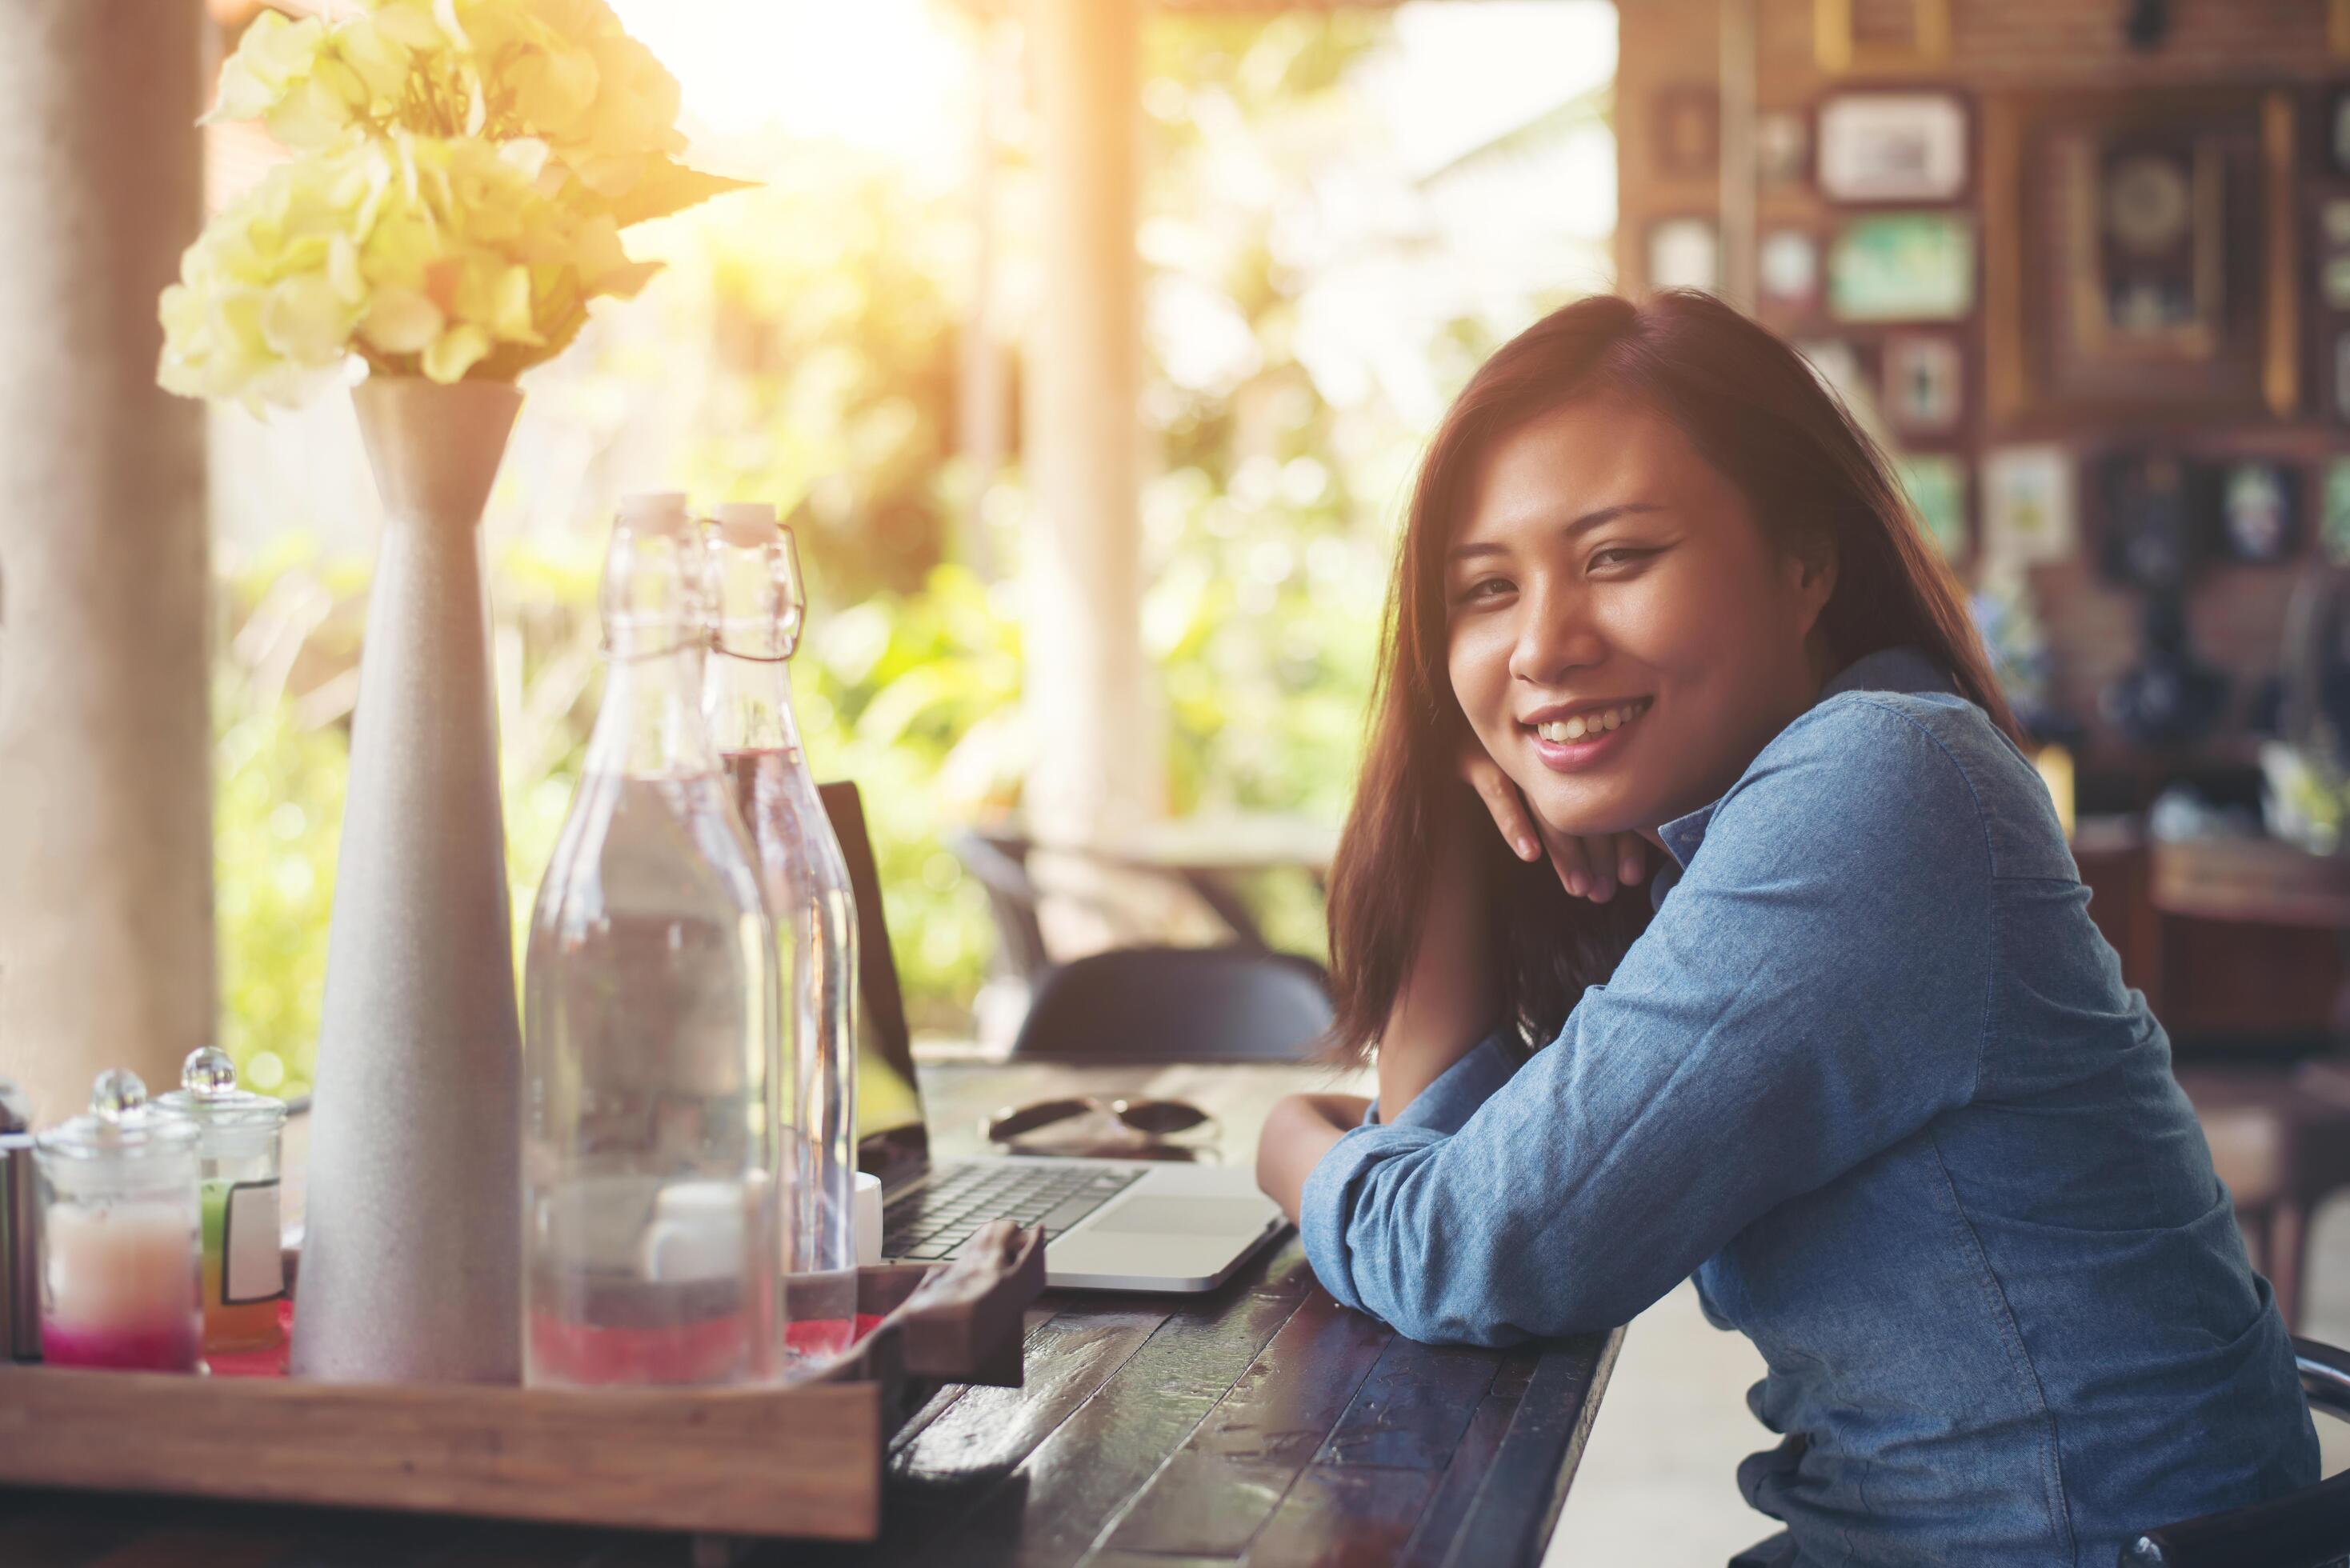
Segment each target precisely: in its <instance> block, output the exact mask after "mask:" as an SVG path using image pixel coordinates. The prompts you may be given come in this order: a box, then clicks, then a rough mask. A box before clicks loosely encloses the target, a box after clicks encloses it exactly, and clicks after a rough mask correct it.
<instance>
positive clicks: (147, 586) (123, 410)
mask: <svg viewBox="0 0 2350 1568" xmlns="http://www.w3.org/2000/svg"><path fill="white" fill-rule="evenodd" d="M8 21H9V27H8V45H7V47H6V48H5V49H0V233H5V234H7V235H9V236H10V237H9V242H8V244H6V246H5V247H0V344H5V345H6V346H7V351H6V352H5V354H0V1074H5V1075H13V1076H16V1077H18V1078H20V1079H21V1080H23V1081H24V1082H25V1084H26V1086H27V1087H28V1088H29V1089H30V1090H31V1091H32V1093H33V1095H34V1096H35V1099H36V1106H35V1109H36V1115H37V1116H38V1117H39V1119H40V1120H41V1121H42V1122H44V1123H47V1122H50V1121H54V1120H57V1119H58V1118H59V1117H62V1116H68V1115H71V1114H74V1113H76V1112H78V1111H79V1110H80V1109H81V1108H82V1106H83V1105H84V1103H85V1102H86V1101H87V1099H88V1095H89V1082H90V1078H91V1076H92V1075H95V1074H96V1073H97V1072H99V1070H100V1069H101V1068H104V1067H108V1066H115V1065H120V1066H127V1067H130V1068H133V1069H134V1070H136V1071H137V1072H138V1073H139V1074H140V1075H141V1076H143V1077H144V1078H145V1079H146V1080H147V1083H148V1086H149V1087H150V1088H151V1089H158V1090H160V1089H161V1088H163V1087H166V1086H169V1085H170V1084H172V1083H175V1082H176V1081H177V1075H178V1064H179V1061H180V1058H181V1057H182V1055H184V1054H186V1053H187V1052H188V1051H190V1050H192V1049H193V1048H194V1047H195V1046H197V1045H200V1044H204V1043H205V1042H207V1041H208V1040H209V1039H210V1038H211V1037H212V1033H213V1006H214V996H215V985H214V980H213V917H212V745H211V735H210V733H209V724H208V722H207V718H206V711H205V671H206V657H205V618H206V604H207V592H208V580H207V575H206V566H205V549H204V472H203V409H202V408H201V407H199V406H198V405H197V404H194V403H192V402H187V401H184V400H181V399H178V398H173V397H171V396H168V395H166V394H165V393H163V392H162V391H161V390H159V389H157V388H156V386H155V360H156V356H157V354H158V352H159V351H160V350H161V346H162V336H161V328H160V327H158V326H157V324H156V317H155V299H156V296H157V295H158V294H159V293H160V292H161V289H162V288H163V286H164V285H165V284H167V283H169V282H171V281H172V277H173V276H174V275H176V273H177V270H178V266H179V256H180V251H181V249H182V247H183V246H185V245H186V244H187V243H188V242H189V241H190V240H191V239H192V238H194V236H195V234H196V230H197V227H198V226H199V224H200V223H202V221H203V166H202V160H201V156H200V148H199V142H198V133H197V131H196V129H195V125H194V121H195V118H196V116H197V115H199V114H201V113H202V112H203V98H204V84H203V80H202V61H203V34H202V28H203V5H202V3H201V0H16V4H15V5H11V6H10V7H9V11H8Z"/></svg>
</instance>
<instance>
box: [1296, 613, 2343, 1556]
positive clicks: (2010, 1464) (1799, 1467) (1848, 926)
mask: <svg viewBox="0 0 2350 1568" xmlns="http://www.w3.org/2000/svg"><path fill="white" fill-rule="evenodd" d="M1660 836H1661V837H1662V838H1663V840H1664V844H1665V847H1666V848H1667V849H1668V850H1669V851H1670V852H1671V855H1672V858H1673V861H1674V862H1675V864H1674V865H1672V866H1667V867H1663V868H1661V870H1660V871H1659V879H1658V880H1659V886H1660V887H1662V888H1666V889H1667V890H1666V891H1664V892H1663V893H1662V895H1661V898H1659V903H1658V905H1657V911H1656V917H1655V919H1654V920H1653V922H1652V923H1651V924H1650V925H1649V927H1648V931H1647V932H1646V933H1645V934H1644V935H1643V936H1642V937H1641V938H1640V939H1639V940H1638V941H1637V942H1635V943H1634V944H1633V946H1632V948H1631V950H1630V951H1629V952H1628V953H1627V954H1626V955H1625V958H1624V961H1623V962H1622V963H1621V964H1620V965H1619V966H1618V967H1617V970H1616V972H1615V974H1614V975H1613V976H1612V977H1610V979H1609V981H1608V982H1607V984H1605V985H1595V986H1593V987H1591V988H1590V989H1589V990H1587V991H1586V992H1584V995H1583V999H1582V1001H1581V1002H1579V1003H1578V1004H1577V1005H1576V1007H1575V1011H1574V1012H1573V1013H1572V1014H1571V1015H1570V1016H1569V1017H1568V1018H1567V1021H1566V1024H1565V1028H1564V1029H1563V1030H1562V1031H1561V1032H1560V1033H1559V1036H1558V1038H1557V1039H1556V1040H1555V1041H1554V1042H1552V1043H1551V1044H1549V1045H1547V1046H1546V1047H1544V1048H1543V1049H1541V1050H1539V1051H1536V1052H1534V1054H1532V1055H1531V1056H1528V1055H1526V1054H1524V1053H1523V1050H1522V1049H1520V1048H1519V1046H1518V1045H1517V1044H1516V1043H1515V1041H1514V1040H1513V1039H1511V1038H1508V1037H1505V1036H1498V1035H1497V1036H1495V1037H1494V1038H1492V1039H1488V1040H1486V1041H1485V1042H1484V1043H1482V1044H1480V1045H1478V1046H1477V1047H1476V1048H1475V1049H1474V1050H1472V1051H1471V1052H1470V1054H1468V1055H1467V1056H1465V1057H1463V1058H1462V1059H1461V1061H1460V1062H1459V1063H1458V1064H1455V1065H1454V1066H1453V1067H1452V1068H1451V1070H1450V1071H1449V1072H1447V1073H1446V1074H1445V1075H1443V1076H1442V1077H1441V1078H1440V1079H1438V1080H1437V1081H1436V1083H1434V1084H1433V1085H1430V1087H1429V1088H1428V1089H1427V1090H1426V1091H1425V1092H1424V1093H1423V1094H1421V1095H1420V1096H1419V1098H1418V1099H1416V1100H1414V1101H1412V1102H1411V1104H1410V1105H1409V1106H1407V1107H1405V1108H1404V1110H1403V1111H1402V1112H1401V1114H1399V1115H1398V1116H1395V1117H1394V1118H1393V1121H1392V1124H1391V1125H1385V1126H1381V1125H1367V1126H1365V1127H1358V1128H1357V1129H1355V1130H1353V1131H1351V1132H1349V1133H1347V1135H1346V1137H1343V1138H1342V1139H1340V1141H1339V1142H1338V1144H1337V1145H1336V1147H1333V1148H1332V1149H1331V1150H1330V1152H1329V1154H1328V1155H1327V1156H1326V1157H1325V1158H1323V1160H1322V1161H1321V1163H1320V1164H1319V1165H1317V1166H1315V1168H1314V1171H1313V1173H1312V1174H1311V1176H1310V1177H1309V1178H1308V1179H1307V1180H1306V1183H1305V1195H1304V1199H1303V1208H1302V1213H1301V1215H1300V1218H1299V1228H1300V1230H1301V1231H1302V1232H1303V1234H1304V1237H1305V1251H1306V1255H1307V1257H1308V1258H1309V1259H1310V1260H1311V1261H1312V1262H1313V1265H1314V1270H1315V1273H1316V1274H1317V1275H1319V1276H1320V1278H1321V1281H1322V1283H1323V1284H1324V1285H1325V1286H1326V1287H1327V1288H1328V1290H1329V1291H1330V1293H1332V1294H1333V1295H1335V1296H1336V1297H1337V1298H1338V1299H1339V1300H1340V1301H1342V1302H1344V1303H1347V1304H1348V1305H1350V1306H1355V1307H1358V1308H1360V1309H1362V1310H1364V1311H1367V1312H1370V1313H1374V1314H1378V1316H1380V1317H1382V1318H1384V1319H1386V1320H1387V1321H1388V1323H1390V1324H1394V1325H1395V1327H1396V1328H1397V1329H1399V1331H1401V1332H1402V1333H1404V1334H1409V1335H1410V1336H1411V1337H1413V1338H1415V1339H1425V1340H1440V1341H1465V1342H1467V1343H1471V1344H1478V1345H1500V1344H1507V1343H1510V1342H1512V1341H1515V1340H1519V1339H1522V1338H1525V1337H1528V1336H1533V1335H1549V1334H1567V1333H1574V1332H1577V1331H1583V1330H1590V1329H1598V1328H1603V1327H1607V1326H1609V1325H1612V1324H1620V1323H1624V1322H1627V1321H1628V1320H1629V1319H1630V1318H1631V1317H1632V1316H1633V1315H1634V1314H1638V1312H1639V1311H1640V1310H1641V1309H1642V1308H1644V1307H1646V1306H1648V1304H1649V1303H1651V1302H1654V1301H1655V1300H1657V1298H1658V1297H1659V1296H1661V1295H1663V1294H1664V1293H1666V1292H1667V1291H1669V1290H1670V1289H1671V1288H1672V1287H1673V1286H1674V1285H1675V1284H1677V1283H1678V1282H1680V1281H1681V1280H1682V1279H1684V1278H1686V1277H1688V1276H1689V1275H1690V1273H1691V1272H1695V1273H1696V1275H1697V1282H1698V1290H1699V1294H1700V1301H1701V1302H1702V1303H1703V1305H1704V1308H1705V1312H1706V1315H1707V1316H1708V1318H1709V1319H1711V1321H1712V1322H1713V1323H1714V1324H1716V1325H1717V1326H1720V1327H1723V1328H1733V1327H1734V1328H1736V1329H1739V1330H1741V1331H1742V1332H1743V1333H1744V1334H1746V1335H1747V1336H1748V1337H1749V1338H1751V1339H1752V1341H1753V1342H1754V1344H1755V1345H1756V1347H1757V1348H1758V1349H1759V1350H1761V1352H1762V1353H1763V1359H1764V1360H1765V1361H1766V1362H1767V1363H1768V1365H1769V1369H1770V1370H1769V1376H1766V1377H1765V1378H1764V1379H1763V1381H1762V1382H1761V1383H1759V1384H1757V1385H1756V1386H1754V1387H1753V1389H1752V1391H1751V1392H1750V1393H1749V1394H1748V1397H1747V1403H1748V1405H1749V1406H1750V1407H1752V1410H1753V1412H1754V1414H1755V1416H1756V1417H1757V1418H1759V1419H1760V1420H1761V1421H1762V1422H1763V1425H1764V1426H1766V1427H1768V1428H1770V1429H1771V1430H1772V1431H1773V1432H1777V1433H1782V1434H1784V1436H1785V1440H1784V1441H1783V1442H1782V1443H1781V1444H1780V1446H1779V1447H1778V1449H1776V1450H1775V1451H1773V1452H1769V1453H1763V1454H1757V1455H1755V1456H1753V1457H1752V1458H1751V1459H1748V1460H1746V1461H1745V1463H1744V1464H1742V1465H1741V1466H1740V1468H1739V1477H1738V1479H1739V1485H1740V1490H1742V1492H1743V1493H1744V1495H1745V1497H1746V1499H1747V1501H1749V1502H1750V1503H1752V1505H1753V1506H1754V1507H1755V1508H1757V1509H1760V1510H1761V1511H1763V1512H1764V1513H1767V1514H1770V1515H1772V1516H1773V1517H1774V1518H1776V1519H1779V1520H1782V1521H1784V1522H1785V1523H1786V1525H1787V1527H1788V1529H1787V1532H1785V1533H1784V1534H1783V1535H1782V1536H1780V1537H1777V1538H1774V1541H1773V1542H1768V1543H1765V1544H1766V1547H1768V1548H1769V1550H1768V1551H1766V1552H1764V1553H1763V1555H1762V1556H1761V1558H1760V1559H1759V1560H1760V1561H1766V1562H1772V1563H1799V1564H1825V1563H1872V1564H1874V1563H1992V1562H1996V1563H2002V1564H2024V1563H2031V1564H2043V1563H2067V1564H2073V1563H2078V1564H2095V1565H2096V1568H2107V1565H2109V1564H2111V1563H2113V1562H2114V1561H2115V1559H2116V1554H2117V1552H2119V1550H2120V1547H2121V1544H2122V1542H2123V1541H2124V1539H2125V1538H2126V1536H2127V1535H2129V1534H2131V1533H2133V1532H2137V1531H2140V1530H2146V1529H2150V1528H2152V1527H2154V1526H2156V1525H2158V1524H2163V1523H2167V1522H2169V1521H2175V1520H2179V1519H2185V1518H2189V1517H2192V1516H2194V1515H2197V1514H2200V1513H2206V1512H2210V1511H2214V1510H2217V1509H2221V1508H2227V1507H2232V1506H2234V1505H2237V1504H2240V1503H2245V1502H2251V1501H2255V1500H2258V1499H2262V1498H2266V1497H2271V1496H2274V1495H2276V1494H2278V1493H2281V1492H2284V1491H2289V1490H2293V1489H2294V1488H2297V1487H2302V1486H2306V1485H2310V1484H2312V1483H2314V1481H2315V1480H2316V1479H2317V1473H2318V1459H2317V1445H2316V1436H2315V1433H2314V1430H2313V1428H2312V1427H2311V1425H2310V1418H2309V1412H2308V1408H2307V1407H2306V1405H2305V1404H2304V1403H2303V1397H2302V1392H2301V1387H2300V1384H2299V1381H2298V1380H2297V1378H2296V1376H2295V1375H2294V1371H2293V1354H2292V1346H2291V1343H2290V1341H2289V1340H2288V1338H2287V1336H2286V1334H2285V1330H2284V1325H2283V1323H2282V1320H2281V1319H2280V1317H2279V1316H2278V1314H2277V1310H2276V1306H2275V1303H2274V1301H2273V1299H2272V1296H2271V1294H2270V1292H2269V1287H2268V1284H2267V1282H2265V1281H2264V1280H2262V1279H2261V1278H2260V1277H2259V1276H2258V1275H2256V1274H2254V1273H2253V1272H2252V1271H2251V1266H2250V1264H2249V1263H2248V1262H2246V1259H2245V1253H2244V1246H2243V1241H2242V1239H2241V1236H2240V1234H2239V1233H2238V1231H2237V1229H2236V1222H2235V1217H2234V1214H2233V1212H2232V1211H2231V1209H2230V1202H2229V1198H2228V1194H2227V1191H2226V1189H2224V1188H2223V1187H2221V1185H2220V1182H2219V1180H2218V1179H2217V1178H2215V1177H2214V1176H2213V1174H2212V1170H2211V1158H2210V1150H2209V1148H2208V1147H2206V1145H2205V1143H2204V1140H2203V1135H2202V1131H2201V1129H2200V1128H2199V1127H2198V1126H2197V1124H2196V1121H2195V1117H2194V1115H2193V1113H2192V1111H2191V1110H2190V1109H2189V1106H2188V1103H2187V1099H2186V1096H2184V1095H2182V1094H2181V1093H2180V1092H2179V1089H2178V1083H2177V1082H2176V1080H2175V1079H2173V1077H2172V1076H2171V1072H2170V1044H2169V1041H2168V1037H2167V1036H2166V1035H2165V1034H2164V1033H2163V1032H2162V1027H2161V1025H2159V1024H2158V1023H2156V1022H2155V1021H2154V1019H2153V1017H2152V1016H2151V1015H2150V1014H2149V1013H2148V1012H2147V1008H2146V1002H2145V999H2144V998H2143V997H2142V996H2141V995H2139V994H2138V993H2137V992H2135V991H2130V990H2126V989H2125V988H2124V987H2123V985H2122V981H2121V973H2120V969H2119V965H2118V964H2117V962H2116V959H2115V957H2114V953H2113V950H2112V949H2111V948H2109V947H2107V946H2106V943H2105V941H2104V940H2102V939H2101V938H2100V937H2099V936H2098V934H2097V930H2096V928H2095V926H2094V925H2093V924H2092V923H2091V922H2090V919H2089V915H2088V901H2089V896H2088V893H2087V890H2086V889H2085V888H2083V887H2082V886H2081V882H2080V878H2079V876H2078V875H2077V873H2076V871H2075V869H2074V864H2073V858H2072V854H2071V852H2070V851H2069V850H2068V849H2067V847H2066V846H2065V843H2064V833H2063V831H2062V829H2061V828H2060V827H2059V826H2058V824H2057V822H2056V818H2055V815H2054V811H2053V809H2052V808H2051V806H2050V804H2049V800H2048V795H2047V792H2046V790H2045V789H2044V788H2043V786H2042V784H2041V783H2040V780H2039V777H2038V776H2037V774H2034V773H2033V769H2032V767H2031V765H2030V763H2027V762H2026V761H2025V760H2024V758H2023V757H2022V755H2021V754H2020V753H2018V752H2017V751H2016V749H2015V748H2014V747H2013V746H2012V744H2010V743H2009V742H2008V741H2007V740H2006V738H2005V737H2004V736H2002V735H2001V734H2000V733H1999V732H1998V731H1997V730H1996V729H1995V728H1993V726H1992V725H1991V722H1990V721H1989V719H1988V718H1987V717H1986V716H1985V714H1984V713H1983V711H1981V709H1980V708H1977V707H1976V706H1974V705H1973V704H1972V703H1970V702H1967V701H1963V700H1962V699H1960V698H1959V697H1957V696H1955V695H1952V694H1951V688H1950V682H1949V681H1948V680H1946V679H1944V678H1943V677H1942V676H1941V675H1940V674H1939V672H1938V671H1936V670H1934V669H1933V668H1932V667H1931V666H1930V665H1929V664H1928V662H1927V661H1926V660H1925V659H1924V658H1923V657H1922V656H1921V655H1919V654H1918V653H1917V652H1916V651H1914V650H1910V649H1893V650H1888V651H1887V652H1883V653H1878V654H1874V655H1871V656H1869V657H1868V658H1866V659H1860V660H1859V661H1857V662H1856V663H1855V664H1854V665H1853V666H1852V667H1851V668H1850V669H1849V670H1846V672H1845V674H1844V675H1843V677H1842V678H1841V679H1839V680H1836V681H1835V683H1834V684H1833V685H1831V686H1830V687H1829V688H1828V690H1827V691H1826V692H1825V694H1823V696H1822V698H1821V701H1819V702H1818V703H1817V704H1816V705H1815V706H1814V707H1813V708H1812V709H1811V710H1809V711H1807V712H1805V713H1804V715H1803V716H1802V717H1801V718H1799V719H1797V720H1796V721H1795V722H1794V723H1792V724H1790V725H1788V726H1787V728H1786V729H1785V730H1784V731H1783V732H1781V733H1780V734H1779V735H1778V736H1777V737H1776V738H1775V739H1773V741H1772V742H1771V743H1770V744H1769V745H1767V746H1765V747H1764V748H1763V753H1762V754H1761V755H1759V756H1757V757H1756V758H1755V759H1754V762H1753V763H1752V766H1750V767H1749V768H1748V769H1747V770H1746V772H1745V774H1744V775H1743V776H1742V777H1741V778H1740V779H1739V781H1738V782H1737V784H1734V785H1732V786H1731V790H1730V792H1729V793H1728V794H1725V795H1723V796H1722V797H1721V799H1720V800H1718V801H1716V802H1714V803H1713V804H1712V805H1710V806H1707V807H1705V808H1704V809H1702V810H1700V811H1697V812H1693V813H1691V814H1690V815H1687V816H1684V817H1681V818H1679V819H1678V820H1676V821H1674V822H1672V823H1670V824H1669V825H1668V826H1665V827H1664V828H1663V829H1662V831H1661V834H1660Z"/></svg>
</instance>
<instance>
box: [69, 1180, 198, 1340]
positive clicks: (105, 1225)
mask: <svg viewBox="0 0 2350 1568" xmlns="http://www.w3.org/2000/svg"><path fill="white" fill-rule="evenodd" d="M41 1252H42V1291H41V1355H42V1358H43V1359H44V1360H46V1361H47V1362H48V1364H49V1365H51V1366H91V1367H113V1368H119V1369H125V1370H136V1371H143V1372H193V1371H196V1370H198V1369H199V1368H200V1367H201V1366H203V1339H204V1335H203V1300H202V1297H201V1295H200V1294H199V1283H198V1281H199V1270H200V1267H201V1263H202V1254H201V1252H200V1251H199V1250H198V1243H197V1231H196V1216H195V1211H194V1209H193V1206H192V1204H182V1203H173V1202H169V1201H162V1200H157V1201H146V1202H126V1203H115V1204H109V1205H88V1206H85V1205H80V1204H66V1203H60V1204H53V1205H51V1206H50V1208H49V1210H48V1213H47V1217H46V1220H45V1223H44V1229H43V1232H42V1237H41Z"/></svg>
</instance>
